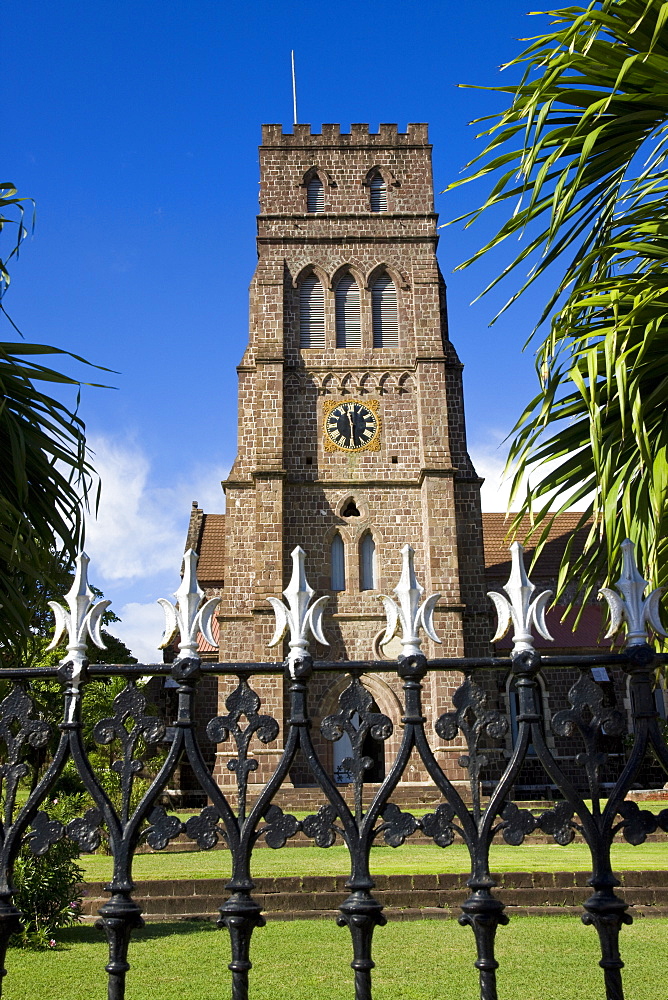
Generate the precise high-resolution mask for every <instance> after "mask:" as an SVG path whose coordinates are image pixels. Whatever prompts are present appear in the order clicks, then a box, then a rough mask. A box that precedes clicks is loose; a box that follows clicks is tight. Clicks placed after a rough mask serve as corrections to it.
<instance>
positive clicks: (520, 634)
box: [487, 542, 554, 653]
mask: <svg viewBox="0 0 668 1000" xmlns="http://www.w3.org/2000/svg"><path fill="white" fill-rule="evenodd" d="M510 553H511V559H512V564H511V570H510V576H509V578H508V583H507V584H506V585H505V586H504V588H503V589H504V590H505V592H506V594H507V595H508V596H507V597H505V596H504V595H503V594H498V593H496V592H495V591H491V592H490V593H488V595H487V596H488V597H489V598H491V600H492V601H493V602H494V607H495V608H496V614H497V617H498V627H497V630H496V634H495V636H494V638H493V639H492V642H498V640H499V639H502V638H503V637H504V635H505V634H506V632H507V631H508V629H509V628H510V626H511V624H512V625H513V627H514V629H515V632H514V635H513V652H514V653H521V652H523V651H524V650H527V649H531V650H532V649H533V634H532V632H531V626H532V625H534V626H535V628H536V630H537V632H538V633H539V634H540V635H542V637H543V639H549V640H550V642H554V639H553V638H552V636H551V635H550V633H549V632H548V630H547V624H546V622H545V610H546V608H547V605H548V602H549V600H550V598H551V597H552V591H551V590H544V591H542V593H540V594H538V596H537V597H535V598H534V600H533V601H532V600H531V597H532V595H533V592H534V591H535V589H536V587H535V586H534V584H533V583H532V582H531V580H530V579H529V577H528V576H527V573H526V570H525V568H524V546H522V545H520V543H519V542H513V544H512V545H511V546H510Z"/></svg>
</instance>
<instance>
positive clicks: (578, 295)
mask: <svg viewBox="0 0 668 1000" xmlns="http://www.w3.org/2000/svg"><path fill="white" fill-rule="evenodd" d="M550 14H551V15H552V17H553V18H554V21H553V22H552V26H553V27H554V30H553V31H551V32H550V33H548V34H544V35H541V36H539V37H536V38H533V39H529V40H528V41H529V42H530V44H529V46H528V48H526V49H525V51H524V52H523V53H522V55H520V56H519V57H518V58H516V59H514V60H513V62H512V63H510V64H509V65H510V66H516V67H517V66H519V67H522V68H523V77H522V80H521V82H520V84H519V86H510V87H507V88H505V87H501V88H494V89H495V90H500V91H502V92H504V93H508V94H509V95H510V97H511V103H510V106H509V108H508V109H507V110H506V111H505V112H504V113H503V114H501V115H500V116H498V118H497V119H496V120H494V121H493V124H492V125H491V127H489V128H488V129H487V130H486V132H485V133H484V135H485V136H486V137H487V146H486V148H485V150H484V151H483V152H482V153H481V154H480V155H479V156H478V157H476V159H475V160H474V161H473V163H472V164H469V170H468V174H467V176H466V177H465V178H464V180H462V181H459V182H458V184H461V183H467V182H468V181H471V180H474V179H477V178H481V177H483V176H485V175H487V174H490V173H491V174H493V175H494V176H495V183H494V186H493V188H492V190H491V193H490V195H489V197H488V198H487V200H486V201H485V203H484V204H483V205H482V206H481V207H480V208H479V209H477V210H476V211H473V212H470V213H468V214H467V215H466V216H463V217H462V218H465V219H466V220H467V225H470V224H471V223H472V222H474V221H475V220H476V219H477V218H478V217H479V216H480V215H481V213H484V212H486V211H487V210H488V209H492V208H494V207H496V206H499V205H500V204H503V205H504V206H506V209H505V210H506V212H507V213H508V218H507V221H505V222H504V223H503V225H502V226H501V228H500V229H499V230H498V232H497V233H496V235H495V236H494V237H493V239H491V240H490V241H489V242H488V243H487V244H486V245H485V246H484V247H482V249H481V250H479V251H478V253H476V254H475V255H474V256H473V257H471V258H470V259H469V260H467V261H465V262H464V263H463V264H462V265H461V267H467V266H469V265H470V264H472V263H473V262H474V261H476V260H478V259H479V258H480V257H481V256H482V255H484V254H486V253H488V252H489V251H491V250H492V249H494V248H496V247H498V246H499V244H501V243H503V241H504V240H506V238H507V237H509V236H518V235H519V234H522V235H523V245H522V246H523V248H522V250H521V251H520V252H519V253H518V254H517V256H515V257H514V259H512V260H511V261H510V263H509V264H508V266H507V267H506V268H505V269H504V271H503V273H502V274H501V275H499V277H498V278H496V279H495V281H494V282H492V285H490V286H489V287H492V286H493V285H495V284H497V282H498V281H500V280H501V279H502V278H505V277H506V276H508V275H514V274H516V273H517V269H518V268H519V267H520V266H521V267H522V270H523V272H525V271H526V268H527V266H528V267H529V268H530V270H529V272H528V277H526V278H523V279H521V281H519V282H518V285H517V286H516V289H515V291H514V293H513V294H512V296H511V298H510V300H509V301H508V303H507V304H506V306H504V309H505V308H508V306H510V305H511V304H512V303H513V302H514V301H515V300H516V299H517V298H518V296H520V295H521V294H522V293H523V292H524V291H525V290H526V289H527V288H528V287H530V286H531V285H532V284H533V282H535V281H536V280H537V279H538V278H539V277H540V276H541V275H544V274H545V273H546V272H547V271H548V269H549V274H550V277H551V280H554V282H555V284H554V291H553V293H552V294H551V295H550V297H549V300H548V301H547V303H546V305H545V308H544V310H543V312H542V313H541V315H540V316H538V317H537V323H536V327H535V329H534V331H533V333H532V335H531V337H530V340H533V339H536V338H538V337H539V336H540V337H541V338H542V339H541V342H540V344H539V346H538V350H537V372H538V376H539V380H540V391H539V392H538V393H537V395H536V396H535V398H534V399H532V400H531V402H530V403H529V404H528V406H527V407H526V409H525V411H524V413H523V414H522V416H521V417H520V419H519V420H518V422H517V424H516V426H515V428H514V431H513V434H512V442H511V446H510V457H509V467H511V468H512V470H513V475H514V478H513V488H514V495H515V496H517V495H518V494H519V492H520V490H521V489H522V487H521V481H522V480H523V477H525V476H526V475H527V473H529V471H530V470H533V471H532V473H531V481H532V485H531V487H529V488H527V490H526V492H525V493H524V494H523V499H522V510H521V511H520V514H519V515H518V517H517V518H516V520H515V521H514V526H515V528H517V526H518V525H519V520H520V517H521V516H522V514H526V513H530V514H531V516H532V518H533V523H534V529H533V534H534V538H535V540H536V541H537V542H538V548H539V549H540V543H541V541H542V540H544V539H545V538H546V536H547V533H548V531H549V528H550V525H551V523H552V521H553V519H554V517H555V515H556V514H557V513H559V512H560V511H562V510H565V509H567V508H568V506H569V505H570V504H571V503H572V502H573V501H574V500H580V501H586V504H587V508H586V510H585V511H584V512H583V514H582V522H581V523H582V524H585V523H587V522H588V521H591V528H590V530H589V533H588V538H587V544H586V547H585V551H584V553H583V554H582V555H581V556H576V555H575V554H574V553H572V552H571V550H570V548H568V549H567V550H566V554H565V557H564V561H563V564H562V567H561V574H560V579H559V590H560V591H563V588H564V586H565V584H566V582H567V580H569V579H570V580H573V579H575V580H577V581H578V582H579V583H580V584H581V591H583V592H584V594H583V596H587V595H588V594H590V593H591V592H592V590H593V589H594V588H596V587H598V586H599V585H600V583H601V581H602V580H605V579H607V577H608V566H611V567H612V571H611V573H610V575H611V576H613V577H615V578H616V575H617V570H618V568H619V545H620V542H621V541H622V540H623V539H624V538H625V537H627V536H628V537H630V538H631V539H632V540H633V541H634V542H636V544H637V547H638V551H639V555H640V560H641V565H642V566H643V567H644V571H645V573H646V574H647V576H648V578H649V579H650V580H651V582H652V584H653V585H654V586H665V585H667V584H668V539H667V538H666V527H667V515H668V509H667V497H668V420H667V419H666V405H667V403H668V271H667V269H666V265H667V264H668V163H667V157H668V28H667V26H666V21H667V19H668V3H662V2H660V0H596V2H593V3H591V4H590V5H589V6H588V7H586V8H585V7H568V8H565V9H562V10H557V11H552V12H550ZM455 186H457V185H454V184H453V185H451V187H455ZM554 276H556V278H555V277H554ZM487 290H488V289H486V291H487ZM502 311H503V310H502ZM554 459H556V460H558V461H557V462H556V463H555V462H552V460H554ZM548 462H550V463H551V464H549V465H546V464H545V463H548Z"/></svg>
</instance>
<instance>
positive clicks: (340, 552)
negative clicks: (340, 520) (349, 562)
mask: <svg viewBox="0 0 668 1000" xmlns="http://www.w3.org/2000/svg"><path fill="white" fill-rule="evenodd" d="M330 558H331V581H330V582H331V588H332V590H345V589H346V554H345V550H344V547H343V539H342V538H341V535H339V534H338V533H337V534H336V535H334V538H333V539H332V548H331V553H330Z"/></svg>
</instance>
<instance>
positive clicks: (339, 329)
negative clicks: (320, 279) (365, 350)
mask: <svg viewBox="0 0 668 1000" xmlns="http://www.w3.org/2000/svg"><path fill="white" fill-rule="evenodd" d="M334 302H335V306H336V346H337V347H361V346H362V327H361V325H360V288H359V285H358V284H357V282H356V281H355V279H354V278H353V276H352V274H344V275H343V277H342V278H341V280H340V281H338V282H337V285H336V290H335V292H334Z"/></svg>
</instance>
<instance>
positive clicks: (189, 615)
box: [158, 549, 220, 657]
mask: <svg viewBox="0 0 668 1000" xmlns="http://www.w3.org/2000/svg"><path fill="white" fill-rule="evenodd" d="M198 559H199V556H198V555H197V553H196V552H194V551H193V549H188V551H187V552H186V554H185V555H184V557H183V579H182V580H181V586H180V587H179V589H178V590H177V591H176V592H175V594H174V597H175V598H176V605H174V604H172V603H171V601H167V600H165V598H164V597H161V598H160V599H159V600H158V604H159V605H160V607H161V608H162V610H163V611H164V612H165V631H164V634H163V637H162V640H161V642H160V646H159V648H160V649H164V648H165V646H168V645H169V644H170V642H172V640H173V639H174V638H175V637H176V636H177V635H180V636H181V641H180V642H179V656H181V657H184V656H197V636H198V635H199V633H200V632H201V633H202V635H203V636H204V638H205V639H206V641H207V642H208V643H210V644H211V645H212V646H215V645H216V641H215V639H214V638H213V635H212V634H211V620H212V618H213V613H214V611H215V610H216V608H217V607H218V604H219V602H220V598H219V597H212V598H210V599H209V600H208V601H204V603H202V602H203V599H204V596H205V595H204V591H203V590H202V589H201V587H200V585H199V583H198V582H197V561H198Z"/></svg>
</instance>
